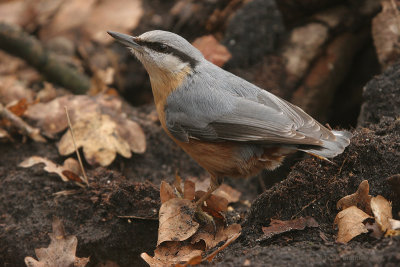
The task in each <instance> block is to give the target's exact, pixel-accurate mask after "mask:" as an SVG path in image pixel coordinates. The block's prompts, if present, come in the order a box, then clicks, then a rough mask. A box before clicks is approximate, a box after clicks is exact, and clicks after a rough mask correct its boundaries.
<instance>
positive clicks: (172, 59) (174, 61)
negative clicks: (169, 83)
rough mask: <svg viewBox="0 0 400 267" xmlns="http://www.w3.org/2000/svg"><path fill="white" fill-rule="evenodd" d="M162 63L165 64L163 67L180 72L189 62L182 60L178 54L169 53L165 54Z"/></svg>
mask: <svg viewBox="0 0 400 267" xmlns="http://www.w3.org/2000/svg"><path fill="white" fill-rule="evenodd" d="M162 65H163V66H162V67H163V68H165V69H167V70H169V71H171V72H174V73H178V72H181V71H182V70H183V69H184V68H185V67H186V66H187V65H188V64H187V63H185V62H182V61H181V60H180V59H179V58H177V57H176V56H174V55H172V54H169V55H164V59H163V62H162ZM160 67H161V66H160Z"/></svg>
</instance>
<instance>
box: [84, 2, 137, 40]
mask: <svg viewBox="0 0 400 267" xmlns="http://www.w3.org/2000/svg"><path fill="white" fill-rule="evenodd" d="M142 15H143V8H142V1H141V0H103V1H100V2H97V5H96V6H95V7H94V9H93V10H92V12H91V14H90V16H89V17H88V19H87V21H86V22H85V23H84V29H85V31H86V32H88V33H89V34H90V36H91V39H92V40H94V41H97V42H99V43H103V44H106V43H110V42H112V38H109V36H108V35H107V33H106V31H105V29H109V30H113V31H117V32H122V33H130V31H131V30H132V29H134V28H136V26H137V25H138V24H139V21H140V19H141V17H142Z"/></svg>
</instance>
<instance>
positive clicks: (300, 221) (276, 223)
mask: <svg viewBox="0 0 400 267" xmlns="http://www.w3.org/2000/svg"><path fill="white" fill-rule="evenodd" d="M306 227H318V223H317V221H316V220H315V219H314V218H313V217H305V218H304V217H300V218H297V219H294V220H289V221H281V220H275V219H271V223H270V226H268V227H262V231H263V232H264V236H263V237H262V239H268V238H271V237H273V236H275V235H279V234H281V233H286V232H290V231H293V230H304V229H305V228H306Z"/></svg>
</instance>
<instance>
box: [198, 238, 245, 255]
mask: <svg viewBox="0 0 400 267" xmlns="http://www.w3.org/2000/svg"><path fill="white" fill-rule="evenodd" d="M240 234H241V233H237V234H235V235H233V236H232V237H231V238H229V239H228V240H227V241H226V242H225V244H223V245H222V246H221V247H219V248H218V249H217V250H215V251H214V252H213V253H211V254H210V255H208V256H207V257H206V258H205V259H204V260H207V261H208V262H211V261H212V260H213V259H214V257H215V256H216V255H217V254H218V253H219V252H221V251H222V250H223V249H225V248H226V247H227V246H229V245H230V244H232V243H233V242H234V241H235V240H236V239H237V238H238V237H239V236H240Z"/></svg>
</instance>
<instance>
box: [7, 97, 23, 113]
mask: <svg viewBox="0 0 400 267" xmlns="http://www.w3.org/2000/svg"><path fill="white" fill-rule="evenodd" d="M7 109H8V110H9V111H11V112H12V113H14V114H15V115H17V116H18V117H21V116H22V115H23V114H24V113H25V111H26V110H27V109H28V102H27V101H26V98H22V99H21V100H19V101H18V102H17V103H13V104H12V105H8V106H7Z"/></svg>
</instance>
